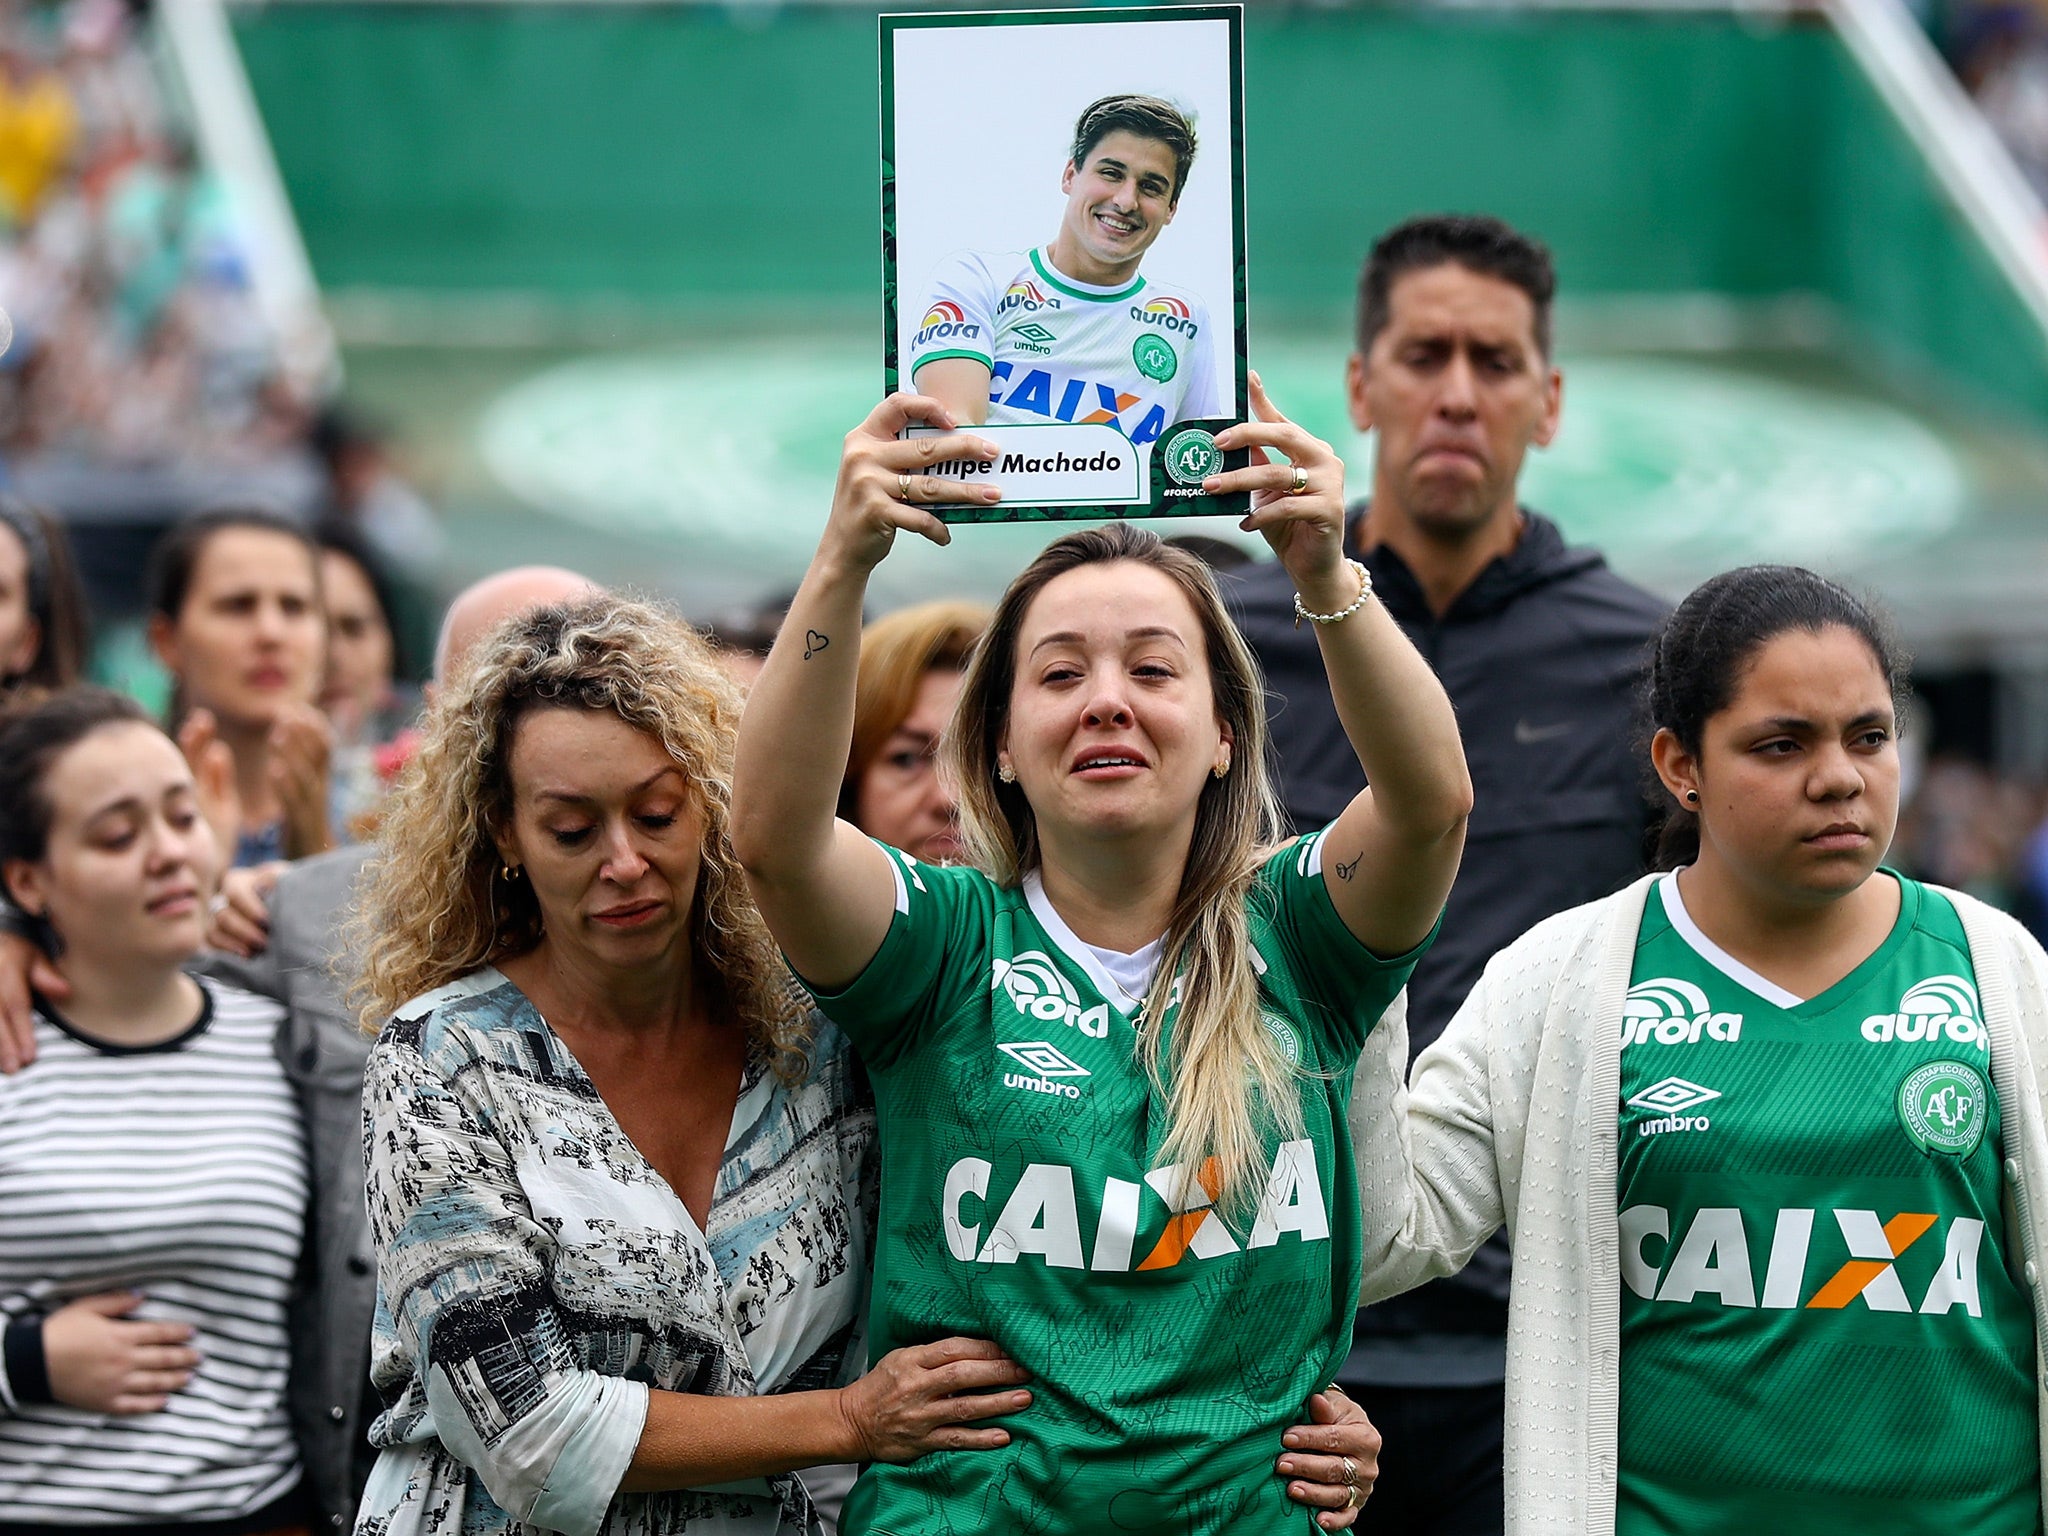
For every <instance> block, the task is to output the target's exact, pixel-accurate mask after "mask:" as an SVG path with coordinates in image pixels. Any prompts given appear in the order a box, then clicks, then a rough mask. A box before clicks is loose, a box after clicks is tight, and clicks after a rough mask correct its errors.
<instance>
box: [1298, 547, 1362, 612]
mask: <svg viewBox="0 0 2048 1536" xmlns="http://www.w3.org/2000/svg"><path fill="white" fill-rule="evenodd" d="M1344 563H1345V564H1346V565H1348V566H1350V567H1351V569H1352V570H1354V571H1356V572H1358V596H1357V597H1356V598H1354V599H1353V600H1352V603H1351V606H1350V607H1349V608H1339V609H1338V610H1337V611H1336V612H1335V613H1310V612H1309V611H1308V610H1307V609H1306V608H1304V607H1302V606H1301V594H1300V593H1299V592H1297V593H1295V594H1294V627H1295V628H1296V629H1299V628H1301V621H1302V620H1303V619H1307V620H1308V621H1309V622H1310V623H1311V624H1342V623H1343V622H1344V621H1345V620H1346V619H1348V618H1350V617H1351V615H1353V614H1354V613H1356V612H1358V610H1359V609H1361V608H1363V607H1364V606H1365V600H1366V599H1367V598H1368V597H1371V596H1372V572H1371V571H1368V570H1367V569H1366V568H1365V566H1364V564H1363V563H1362V562H1360V561H1357V560H1346V561H1345V562H1344Z"/></svg>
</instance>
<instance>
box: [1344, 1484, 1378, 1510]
mask: <svg viewBox="0 0 2048 1536" xmlns="http://www.w3.org/2000/svg"><path fill="white" fill-rule="evenodd" d="M1371 1497H1372V1493H1371V1490H1369V1489H1365V1488H1361V1487H1359V1486H1358V1485H1357V1484H1356V1483H1354V1484H1352V1485H1351V1491H1350V1492H1349V1493H1348V1494H1346V1495H1345V1496H1344V1507H1345V1508H1346V1509H1363V1508H1365V1501H1366V1500H1367V1499H1369V1498H1371Z"/></svg>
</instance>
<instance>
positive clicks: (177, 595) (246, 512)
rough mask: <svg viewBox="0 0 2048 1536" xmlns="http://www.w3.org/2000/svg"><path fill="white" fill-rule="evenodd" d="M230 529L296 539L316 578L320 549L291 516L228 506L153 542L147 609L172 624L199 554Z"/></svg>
mask: <svg viewBox="0 0 2048 1536" xmlns="http://www.w3.org/2000/svg"><path fill="white" fill-rule="evenodd" d="M231 528H253V529H256V530H258V531H260V532H263V533H281V534H283V535H284V536H285V537H286V538H288V539H296V540H298V542H299V543H300V544H301V545H303V546H304V547H305V551H306V559H307V560H308V562H310V563H311V565H312V566H313V570H314V573H315V576H316V578H317V576H318V573H319V569H320V552H319V549H318V547H317V546H316V545H315V544H314V543H313V539H312V536H311V535H309V534H308V533H307V532H306V530H305V529H304V528H302V527H301V526H300V525H299V524H297V523H295V522H293V521H292V520H291V519H290V518H288V517H285V516H283V515H282V514H280V513H277V512H267V511H264V510H262V509H261V508H256V507H228V508H223V509H221V510H218V511H213V512H201V513H198V514H197V515H195V516H192V517H188V518H185V519H184V520H183V521H181V522H177V523H173V524H172V525H171V527H170V529H169V531H167V532H166V533H165V534H164V536H163V537H162V538H160V539H158V540H157V541H156V548H154V549H152V550H151V551H150V553H149V580H148V591H149V610H150V612H151V613H154V614H161V615H162V616H163V617H164V618H166V619H169V620H170V621H172V622H173V623H176V622H177V618H178V615H179V614H180V613H182V612H184V609H185V598H186V596H187V595H188V594H189V593H190V592H191V590H192V575H193V572H195V571H196V570H198V569H199V557H200V556H201V555H203V554H205V553H206V546H207V545H208V544H211V543H212V542H213V539H214V536H215V535H216V534H221V533H226V532H227V531H228V530H229V529H231Z"/></svg>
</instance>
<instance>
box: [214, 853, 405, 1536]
mask: <svg viewBox="0 0 2048 1536" xmlns="http://www.w3.org/2000/svg"><path fill="white" fill-rule="evenodd" d="M373 851H374V848H373V847H372V845H369V844H357V845H355V846H352V847H348V848H338V849H336V850H335V851H333V852H332V853H324V854H321V855H319V856H318V857H316V858H311V859H305V860H302V861H300V862H299V863H297V864H294V865H293V866H292V867H291V868H290V869H288V870H286V871H285V873H284V874H283V876H282V877H280V878H279V880H278V882H277V889H276V890H275V891H274V892H273V893H272V895H271V900H270V947H269V948H268V949H267V950H265V951H264V952H263V953H262V954H261V955H258V956H257V957H256V958H255V959H254V960H241V959H237V958H235V957H234V956H231V955H218V954H210V955H207V956H206V957H205V958H204V959H203V960H202V961H201V962H200V964H199V965H198V966H197V967H195V968H196V969H198V970H199V971H201V972H203V973H204V974H206V975H209V976H215V977H218V978H219V979H220V980H222V981H225V982H228V983H230V984H232V985H234V986H238V987H245V988H247V989H248V990H249V991H251V992H259V993H261V994H263V995H264V996H265V997H273V998H276V999H277V1000H278V1001H279V1002H281V1003H284V1004H285V1005H286V1007H287V1010H288V1012H287V1015H286V1019H285V1023H284V1028H283V1030H282V1032H281V1033H280V1034H279V1036H278V1042H277V1050H278V1057H279V1059H280V1060H281V1061H282V1062H283V1063H284V1069H285V1075H286V1076H287V1077H288V1078H289V1079H290V1080H291V1083H292V1086H293V1087H294V1089H295V1090H296V1091H297V1093H298V1096H299V1104H300V1108H301V1111H302V1112H303V1113H304V1115H305V1119H306V1140H307V1150H308V1163H309V1166H310V1168H311V1171H312V1185H313V1200H312V1211H311V1221H310V1225H309V1227H308V1231H307V1244H306V1253H305V1260H304V1265H303V1273H304V1275H305V1277H306V1284H305V1285H303V1286H302V1287H301V1290H300V1298H299V1303H298V1305H297V1306H296V1307H295V1309H294V1311H293V1316H292V1373H291V1385H290V1394H289V1395H290V1402H291V1412H292V1426H293V1429H294V1430H295V1431H296V1432H297V1435H298V1440H299V1452H300V1455H301V1457H302V1458H303V1460H304V1463H305V1475H306V1489H307V1492H308V1493H309V1494H310V1495H311V1496H312V1500H313V1504H314V1508H315V1511H316V1516H317V1519H316V1524H315V1531H316V1532H321V1531H325V1532H336V1531H347V1530H349V1529H351V1528H352V1527H353V1525H354V1524H355V1513H356V1504H357V1502H358V1501H359V1499H360V1498H361V1496H362V1491H363V1483H364V1480H365V1479H366V1478H367V1477H368V1476H369V1472H370V1464H371V1462H372V1461H373V1460H374V1459H375V1453H374V1452H373V1451H372V1450H371V1449H370V1444H369V1440H368V1438H367V1432H368V1429H369V1419H370V1417H371V1416H372V1414H373V1413H374V1405H373V1404H372V1403H371V1402H370V1398H371V1395H372V1394H371V1393H370V1387H369V1379H370V1325H371V1321H372V1318H373V1317H374V1315H375V1313H376V1309H377V1261H376V1255H375V1254H374V1253H373V1251H372V1249H371V1244H370V1220H369V1215H368V1212H367V1211H366V1209H365V1207H364V1204H363V1184H364V1178H363V1063H364V1062H365V1061H366V1060H367V1059H368V1058H369V1053H370V1042H369V1041H368V1040H367V1039H366V1038H364V1036H363V1035H362V1034H361V1033H360V1032H359V1031H358V1030H357V1029H356V1025H355V1021H354V1019H352V1018H351V1017H349V1015H348V1013H347V1012H346V1011H345V1009H344V1007H343V1003H342V992H343V990H344V982H343V980H342V979H341V978H340V977H338V976H337V975H336V974H335V972H334V969H333V961H334V959H335V958H336V957H337V956H338V954H339V952H340V947H341V945H340V938H341V925H342V920H343V919H344V918H345V917H346V916H347V914H348V908H349V902H350V898H351V897H352V895H353V894H354V891H355V885H356V879H357V876H358V875H360V874H361V872H362V868H363V865H364V863H365V862H366V861H367V860H368V858H369V856H370V854H371V853H372V852H373Z"/></svg>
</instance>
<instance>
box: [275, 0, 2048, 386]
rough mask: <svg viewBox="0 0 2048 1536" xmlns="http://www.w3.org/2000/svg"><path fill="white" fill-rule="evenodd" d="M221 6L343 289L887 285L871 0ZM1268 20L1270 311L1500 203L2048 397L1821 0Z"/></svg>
mask: <svg viewBox="0 0 2048 1536" xmlns="http://www.w3.org/2000/svg"><path fill="white" fill-rule="evenodd" d="M235 29H236V35H237V37H238V39H239V41H240V44H241V47H242V51H243V55H244V58H245V59H246V61H247V64H248V68H249V72H250V76H251V80H252V83H253V84H254V87H255V90H256V95H257V99H258V101H259V103H260V105H261V108H262V111H263V114H264V117H265V120H266V122H267V124H268V126H269V130H270V134H271V138H272V141H273V144H274V146H275V149H276V152H277V156H278V160H279V163H280V166H281V168H282V170H283V173H284V177H285V181H286V185H287V187H288V189H289V191H290V194H291V197H292V201H293V204H294V206H295V208H296V210H297V213H298V217H299V220H300V223H301V226H302V228H303V230H304V233H305V238H306V241H307V245H308V247H309V249H310V251H311V254H312V258H313V263H314V266H315V269H316V271H317V273H318V276H319V278H320V280H321V283H322V285H323V287H325V288H327V289H329V290H383V291H400V292H404V293H407V294H411V295H428V296H432V295H449V296H455V295H474V294H497V293H508V292H509V293H520V294H527V295H539V296H542V297H544V298H546V299H548V300H551V301H576V300H581V299H596V298H605V299H616V298H619V297H622V296H623V297H626V298H629V299H632V300H635V301H640V302H648V303H656V304H661V305H670V306H676V307H679V308H681V309H684V310H697V309H702V310H704V311H706V312H727V313H731V312H736V311H738V312H747V313H759V312H760V311H762V310H767V311H784V312H786V313H787V314H788V315H789V316H790V317H791V318H792V319H800V318H801V316H802V315H803V314H804V313H805V312H806V310H807V308H815V307H822V308H826V309H831V310H834V311H837V312H839V313H842V314H843V313H849V312H854V311H856V310H857V309H858V308H859V307H860V306H863V305H868V304H872V303H874V302H875V295H876V294H877V291H878V286H879V282H878V267H879V254H878V253H879V239H878V234H877V221H878V216H877V210H876V205H877V194H876V187H875V179H876V158H877V147H876V146H877V130H876V110H877V102H876V97H877V90H876V64H875V50H876V29H875V20H874V13H873V12H872V11H868V10H861V9H858V8H856V7H851V6H845V5H834V6H830V7H816V8H806V7H790V8H775V7H765V6H763V7H759V8H755V7H752V6H744V7H739V8H734V9H725V8H714V7H709V6H699V5H654V4H642V5H620V6H606V5H602V4H592V3H578V4H573V5H563V6H550V5H545V4H519V5H425V6H416V5H404V4H392V3H376V4H346V3H337V4H328V3H305V0H299V3H291V4H272V5H269V6H265V7H262V8H257V9H248V10H241V11H238V12H236V14H235ZM1246 51H1247V58H1246V101H1247V112H1248V116H1249V123H1248V163H1249V174H1250V179H1251V184H1250V188H1249V206H1250V216H1251V218H1250V222H1251V238H1250V252H1249V270H1250V273H1251V285H1252V300H1253V306H1254V309H1253V313H1254V318H1255V321H1256V318H1257V317H1258V316H1259V315H1260V314H1261V313H1262V312H1263V313H1266V314H1279V313H1283V312H1287V311H1292V310H1299V311H1302V312H1311V313H1315V314H1318V315H1329V314H1332V313H1338V312H1343V311H1345V310H1347V309H1348V306H1349V301H1350V294H1351V288H1352V284H1353V282H1354V280H1355V276H1356V271H1357V264H1358V260H1359V257H1360V255H1361V253H1362V251H1363V249H1364V247H1365V245H1366V243H1367V242H1368V241H1369V239H1370V238H1371V236H1372V235H1373V233H1374V232H1376V231H1378V230H1380V229H1382V228H1384V227H1386V226H1387V225H1388V224H1390V223H1392V222H1394V221H1396V220H1398V219H1400V218H1401V217H1403V216H1405V215H1408V214H1412V213H1416V212H1420V211H1424V210H1432V209H1442V208H1458V209H1486V210H1489V211H1493V212H1497V213H1499V214H1501V215H1503V216H1504V217H1506V218H1508V219H1510V220H1513V221H1514V222H1516V223H1519V224H1522V225H1525V226H1526V227H1528V228H1530V229H1533V230H1535V231H1537V232H1539V233H1540V234H1541V235H1542V236H1543V237H1544V238H1545V239H1546V240H1548V241H1549V242H1550V244H1551V245H1552V247H1553V249H1554V250H1555V251H1556V253H1557V257H1558V264H1559V271H1560V277H1561V281H1562V283H1563V285H1564V288H1565V290H1566V292H1567V293H1568V294H1570V295H1573V296H1575V297H1577V298H1580V299H1587V300H1598V299H1600V298H1603V297H1609V298H1611V297H1622V296H1626V297H1630V298H1636V297H1651V298H1655V297H1660V296H1682V295H1683V296H1690V295H1697V294H1711V295H1721V296H1726V297H1728V298H1731V299H1734V300H1738V301H1755V300H1769V299H1773V298H1777V297H1781V296H1789V295H1798V296H1814V297H1818V298H1820V299H1822V300H1825V301H1826V302H1827V304H1828V305H1829V308H1830V310H1831V312H1832V313H1833V315H1834V316H1836V317H1837V319H1838V320H1839V321H1840V322H1841V324H1842V328H1843V330H1844V331H1845V332H1846V333H1847V334H1848V336H1849V337H1850V338H1852V339H1853V341H1855V342H1856V343H1859V344H1861V345H1863V346H1865V347H1867V348H1868V349H1869V350H1870V351H1871V352H1872V353H1874V354H1876V355H1878V356H1880V357H1881V358H1883V359H1884V360H1885V361H1886V362H1888V363H1889V364H1892V365H1894V366H1896V367H1899V368H1902V369H1903V370H1906V371H1911V370H1913V369H1916V368H1925V367H1926V366H1928V365H1932V366H1933V368H1934V369H1935V370H1936V371H1937V372H1938V373H1939V374H1940V375H1941V376H1942V377H1943V378H1944V379H1945V381H1946V382H1947V384H1949V385H1950V386H1954V387H1956V388H1959V389H1960V390H1962V391H1963V392H1964V393H1965V394H1967V395H1970V396H1973V397H1975V398H1976V399H1977V400H1980V401H1984V402H1988V403H1991V404H1992V405H1993V406H1994V408H2003V409H2005V410H2008V411H2011V412H2013V413H2016V414H2018V415H2019V416H2021V417H2023V418H2027V419H2030V420H2031V421H2032V422H2033V423H2034V424H2035V425H2037V426H2041V427H2048V344H2044V339H2043V333H2042V328H2041V326H2040V325H2039V324H2038V323H2037V322H2036V321H2035V319H2034V318H2033V316H2032V315H2031V313H2030V312H2029V311H2028V309H2027V308H2026V306H2025V305H2024V304H2023V302H2022V301H2021V299H2020V298H2019V296H2018V295H2017V294H2016V293H2015V292H2014V291H2013V290H2012V288H2011V286H2010V285H2009V284H2008V282H2007V281H2006V280H2005V278H2004V276H2003V275H2002V274H2001V272H2000V271H1999V270H1998V268H1997V267H1996V266H1995V265H1994V263H1993V262H1992V260H1991V258H1990V256H1989V254H1988V253H1987V252H1986V251H1985V250H1984V248H1983V247H1982V245H1981V243H1980V242H1979V241H1978V239H1977V238H1976V236H1975V234H1974V233H1973V232H1972V230H1971V229H1970V227H1969V226H1968V224H1967V223H1966V221H1965V220H1964V219H1963V218H1962V216H1961V215H1960V214H1959V213H1958V211H1957V210H1956V209H1955V208H1954V206H1953V205H1952V204H1951V202H1950V201H1949V200H1948V198H1947V197H1946V195H1945V194H1944V192H1943V191H1942V189H1941V187H1940V186H1939V184H1938V183H1937V181H1936V179H1935V178H1934V176H1933V175H1932V174H1931V172H1930V171H1929V169H1928V167H1927V165H1926V164H1925V162H1924V161H1923V159H1922V158H1921V156H1920V155H1919V153H1918V151H1917V150H1916V148H1915V147H1914V146H1913V144H1912V143H1911V142H1910V140H1909V139H1908V137H1907V135H1906V134H1905V133H1904V131H1903V130H1902V129H1901V127H1900V126H1899V125H1898V123H1897V122H1896V120H1895V119H1894V118H1893V117H1892V115H1891V114H1890V112H1889V111H1888V110H1887V109H1886V107H1885V106H1884V104H1883V102H1882V100H1881V99H1880V97H1879V95H1878V93H1877V91H1876V90H1875V89H1874V88H1873V86H1872V85H1871V83H1870V82H1869V81H1868V80H1867V79H1865V78H1864V77H1863V75H1862V74H1861V73H1860V71H1859V69H1858V66H1857V65H1856V63H1855V61H1854V59H1853V58H1852V57H1851V56H1850V54H1849V52H1848V50H1847V49H1846V48H1845V47H1844V46H1843V44H1842V42H1841V41H1840V40H1839V39H1838V38H1837V37H1836V36H1835V35H1834V34H1833V33H1832V32H1831V31H1830V30H1829V29H1828V27H1827V25H1826V24H1825V22H1824V21H1822V20H1821V19H1820V18H1818V17H1816V16H1810V15H1809V16H1800V15H1795V16H1792V17H1790V18H1779V19H1758V18H1757V17H1755V16H1753V15H1752V16H1747V17H1743V16H1736V15H1733V14H1723V13H1713V12H1698V11H1692V12H1666V13H1661V14H1650V13H1630V12H1602V11H1557V10H1545V11H1536V12H1530V11H1508V12H1502V11H1451V12H1443V11H1435V12H1417V11H1409V10H1397V9H1385V10H1382V9H1349V10H1318V11H1293V10H1279V9H1274V10H1254V11H1253V12H1252V14H1251V17H1250V20H1249V22H1248V25H1247V29H1246ZM1031 88H1032V82H1031V81H1029V80H1020V81H1016V82H1014V89H1016V90H1018V91H1028V90H1030V89H1031ZM1004 89H1005V82H1004V81H1003V80H1002V78H1001V72H1000V64H999V63H998V64H997V66H996V68H995V70H994V71H993V73H992V78H991V81H990V90H989V112H990V116H991V121H997V120H999V119H1000V114H1001V110H1002V100H1003V92H1004ZM962 143H963V156H962V160H963V167H969V166H971V164H972V155H971V145H972V130H971V127H969V128H968V129H966V130H965V131H963V134H962Z"/></svg>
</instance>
